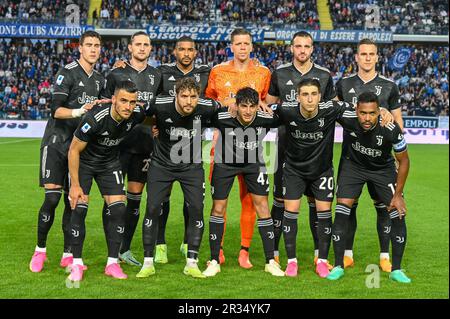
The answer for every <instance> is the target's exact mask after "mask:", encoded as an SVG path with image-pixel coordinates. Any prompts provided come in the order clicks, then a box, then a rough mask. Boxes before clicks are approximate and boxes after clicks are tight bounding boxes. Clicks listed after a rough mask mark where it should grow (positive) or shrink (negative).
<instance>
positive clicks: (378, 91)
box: [375, 85, 383, 95]
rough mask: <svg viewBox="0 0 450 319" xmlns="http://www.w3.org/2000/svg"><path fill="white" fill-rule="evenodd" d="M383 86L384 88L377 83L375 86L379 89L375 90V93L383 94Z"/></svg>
mask: <svg viewBox="0 0 450 319" xmlns="http://www.w3.org/2000/svg"><path fill="white" fill-rule="evenodd" d="M382 88H383V87H382V86H379V85H376V86H375V90H377V91H376V92H375V94H376V95H380V94H381V89H382Z"/></svg>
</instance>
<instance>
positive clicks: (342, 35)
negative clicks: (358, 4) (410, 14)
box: [275, 29, 393, 43]
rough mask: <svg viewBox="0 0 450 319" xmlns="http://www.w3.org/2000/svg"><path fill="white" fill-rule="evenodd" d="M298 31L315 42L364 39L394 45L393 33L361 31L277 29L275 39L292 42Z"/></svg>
mask: <svg viewBox="0 0 450 319" xmlns="http://www.w3.org/2000/svg"><path fill="white" fill-rule="evenodd" d="M298 31H306V32H308V33H310V34H311V35H312V37H313V39H314V42H322V41H323V42H347V43H348V42H355V43H357V42H359V41H360V40H362V39H364V38H369V39H372V40H374V41H375V42H376V43H392V42H393V37H392V32H378V31H361V30H333V31H323V30H300V29H293V30H289V29H276V30H275V38H276V40H277V41H291V40H292V37H293V36H294V34H295V33H297V32H298Z"/></svg>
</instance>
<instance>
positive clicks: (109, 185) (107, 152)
mask: <svg viewBox="0 0 450 319" xmlns="http://www.w3.org/2000/svg"><path fill="white" fill-rule="evenodd" d="M136 103H137V87H136V85H135V84H134V83H133V82H131V81H123V82H119V83H116V85H115V91H114V95H113V96H112V102H111V104H105V105H102V106H101V107H98V108H96V109H95V110H92V111H90V112H88V113H87V114H86V116H85V117H84V118H83V120H82V121H81V122H80V124H79V126H78V128H77V129H76V131H75V133H74V137H73V139H72V143H71V145H70V149H69V156H68V157H69V172H70V194H69V199H70V201H71V208H72V209H73V211H72V215H71V220H70V224H71V247H72V253H73V265H72V267H71V273H70V275H69V277H68V278H69V280H71V281H73V282H77V281H81V280H82V279H83V273H84V270H85V267H84V263H83V260H82V257H81V256H82V250H83V244H84V238H85V236H86V226H85V219H86V214H87V210H88V205H89V192H90V190H91V186H92V181H93V179H95V181H96V183H97V185H98V187H99V190H100V193H101V194H102V196H103V199H104V200H105V202H106V204H107V205H108V209H107V212H106V216H105V218H106V219H107V221H106V229H105V235H106V241H107V246H108V261H107V264H106V268H105V274H106V275H108V276H111V277H113V278H117V279H126V278H127V275H126V274H124V273H123V271H122V269H121V268H120V266H119V264H118V257H119V250H120V245H121V243H122V240H123V233H124V230H125V214H126V207H125V198H126V197H125V191H124V189H125V187H124V181H123V175H122V167H121V164H120V159H119V145H120V143H121V142H122V140H123V139H124V138H125V137H126V136H127V135H128V134H130V132H131V130H132V129H133V127H134V126H136V125H137V124H139V123H141V122H143V121H144V119H145V113H144V109H143V108H142V107H141V106H138V105H137V104H136Z"/></svg>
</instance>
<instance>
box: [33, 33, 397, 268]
mask: <svg viewBox="0 0 450 319" xmlns="http://www.w3.org/2000/svg"><path fill="white" fill-rule="evenodd" d="M136 36H137V37H136ZM238 38H239V39H245V41H234V42H233V43H232V47H233V46H234V53H235V58H234V60H233V61H232V62H229V63H227V64H225V65H221V66H218V67H215V68H214V69H213V72H212V73H211V76H210V80H209V82H208V75H209V71H210V70H209V68H208V67H206V66H201V67H197V66H194V65H193V61H194V58H195V53H196V51H195V46H194V43H193V41H192V40H189V39H181V40H184V41H180V40H179V41H178V42H177V44H176V48H175V51H174V53H175V56H176V57H177V63H176V64H173V65H167V66H163V67H162V68H161V71H162V72H160V73H159V74H158V72H156V70H155V69H153V68H151V67H149V66H147V63H146V58H147V57H148V54H149V52H150V43H149V40H148V41H146V40H147V39H148V37H146V36H145V35H143V34H141V35H135V36H134V37H133V39H132V41H131V44H130V51H131V52H132V59H131V61H130V62H129V63H128V64H127V65H126V67H125V68H124V69H123V70H122V71H121V69H120V68H117V69H115V71H113V72H112V73H111V75H110V76H109V77H108V81H107V85H106V87H107V88H108V87H110V88H111V87H113V83H114V82H113V81H114V76H113V74H114V73H116V74H117V77H118V78H120V77H125V78H129V79H131V80H133V81H134V82H135V83H138V82H137V80H138V79H139V77H140V78H141V82H142V85H145V87H143V88H142V89H141V90H139V91H140V92H139V95H141V99H143V100H145V99H146V98H149V97H150V95H151V94H153V96H156V95H157V94H158V93H159V92H158V90H159V89H158V88H157V87H158V85H157V83H158V77H159V80H160V79H161V77H162V81H161V82H162V84H163V87H164V91H166V93H167V91H169V93H171V92H170V91H171V90H173V81H174V80H176V79H177V78H180V77H183V76H194V77H195V78H196V79H197V81H199V82H200V83H201V87H202V91H203V90H204V89H205V87H207V89H206V93H207V95H209V96H211V97H213V98H216V99H218V100H219V101H221V102H222V103H223V104H224V105H227V104H230V103H233V94H235V93H236V91H237V89H239V88H241V87H243V86H246V85H250V86H253V87H255V89H257V90H258V91H259V93H260V98H261V99H266V102H275V101H292V100H293V99H294V100H295V85H296V83H298V81H299V80H300V79H301V78H304V77H316V78H318V79H319V80H320V82H321V83H325V85H322V91H323V92H324V93H322V96H323V97H325V98H324V100H328V99H330V98H332V97H333V95H334V93H333V91H334V90H333V84H332V80H331V77H330V75H329V72H328V71H327V70H326V69H323V68H321V67H319V66H317V65H315V64H314V63H312V61H311V60H310V57H311V54H312V50H313V43H312V38H311V37H310V36H309V35H308V34H307V33H298V34H297V35H296V36H294V38H293V41H292V51H293V55H294V59H293V62H292V63H290V64H288V65H285V66H282V67H280V68H279V69H278V70H277V71H275V72H274V74H273V75H272V80H271V82H269V81H270V80H269V79H270V73H269V72H268V70H267V69H266V68H263V67H259V68H258V65H254V64H255V63H254V62H253V61H249V54H250V52H251V37H250V36H249V35H246V34H245V33H244V34H242V35H241V36H240V37H238ZM143 39H144V40H143ZM133 40H135V41H133ZM136 40H140V41H136ZM81 44H82V43H81ZM83 47H84V46H83V45H81V46H80V48H81V50H80V51H81V52H83V51H82V48H83ZM374 47H375V46H373V45H371V44H367V45H362V46H359V50H358V54H357V58H359V59H360V60H358V61H357V62H358V65H359V67H360V69H359V72H358V74H357V75H356V76H353V77H349V78H347V79H343V80H342V81H341V85H339V84H338V92H340V94H339V98H341V99H344V100H347V101H349V100H353V99H354V98H355V97H356V96H357V94H358V93H360V92H361V91H363V90H372V91H375V92H377V93H378V94H379V96H380V97H381V98H382V99H381V105H383V106H385V107H389V108H390V109H391V110H392V109H396V106H398V104H397V105H395V104H396V101H395V94H396V87H395V84H393V83H392V82H391V81H389V80H387V79H384V78H382V77H380V76H378V74H377V73H376V71H375V64H376V59H377V54H376V47H375V50H373V48H374ZM360 49H361V50H360ZM363 49H366V50H363ZM133 51H134V53H133ZM87 55H88V54H87ZM90 57H91V58H92V59H93V58H94V55H91V56H90ZM82 62H83V55H82V56H81V58H80V61H79V62H78V64H79V65H80V66H82V64H83V63H82ZM75 64H77V63H75ZM75 64H72V65H69V67H70V66H72V68H76V67H77V65H75ZM92 66H93V64H92ZM252 67H253V68H252ZM164 68H165V69H164ZM66 69H67V70H70V69H68V68H67V66H66ZM227 69H228V70H227ZM249 69H253V70H254V72H249ZM79 70H82V69H79ZM164 70H165V72H164ZM143 71H146V72H143ZM227 71H228V72H227ZM63 72H64V70H63V71H62V72H60V74H59V75H58V77H57V83H56V84H57V86H58V85H59V86H64V85H61V84H64V83H62V82H64V80H63V79H64V74H63ZM65 72H67V71H65ZM82 72H83V71H82ZM147 72H148V74H147ZM85 73H86V72H85ZM127 73H128V74H127ZM161 73H162V74H161ZM87 74H89V72H87V73H86V75H87ZM94 74H95V75H96V76H98V74H96V73H94ZM66 81H67V80H66ZM58 82H61V83H59V84H58ZM99 82H100V81H99ZM221 82H223V83H221ZM97 83H98V82H97ZM97 83H96V86H97V88H98V87H99V85H98V84H97ZM110 83H112V84H110ZM216 83H217V85H215V84H216ZM269 83H270V84H269ZM149 84H152V90H149V89H148V86H149ZM220 85H222V87H219V86H220ZM96 86H94V85H90V86H89V85H88V87H89V88H90V89H93V88H95V87H96ZM346 86H350V87H351V89H350V90H348V91H347V90H345V87H346ZM100 87H101V84H100ZM138 87H139V85H138ZM339 88H341V90H339ZM342 88H344V89H342ZM78 90H80V88H79V87H78ZM380 90H382V93H381V94H380V92H378V91H380ZM62 91H63V88H62ZM105 91H106V90H105ZM267 92H268V93H269V94H267ZM55 93H56V94H55V96H57V94H58V90H55ZM64 93H66V94H67V95H66V96H68V93H67V92H61V95H64ZM230 93H231V94H230ZM397 94H398V93H397ZM172 95H173V93H172ZM83 96H84V95H83ZM85 96H86V97H87V96H98V92H97V94H90V95H88V94H86V95H85ZM54 100H56V99H54ZM80 100H82V99H80ZM56 102H58V101H56ZM60 102H61V101H60ZM54 105H55V104H54ZM59 105H65V104H63V103H60V104H59ZM82 105H83V104H81V103H80V105H79V106H82ZM55 106H57V105H55ZM88 107H90V106H88ZM59 109H61V108H59ZM393 114H394V116H395V118H396V120H397V122H399V123H401V117H400V119H399V118H398V116H399V112H393ZM56 118H58V117H56ZM147 135H148V134H147ZM44 140H45V138H44ZM150 140H151V139H150ZM138 144H139V145H144V144H147V143H138ZM278 144H279V145H283V143H278ZM43 145H45V144H44V143H43ZM128 145H136V143H133V142H131V143H129V144H128ZM147 145H148V144H147ZM45 147H47V149H48V145H46V146H44V147H43V149H45ZM66 149H67V147H66ZM124 149H128V150H129V152H128V153H131V155H128V156H141V160H125V161H124V162H126V163H129V164H133V165H136V163H143V167H145V166H148V155H147V156H145V155H144V154H149V152H147V150H146V151H145V152H142V151H139V150H137V151H133V150H132V149H130V148H127V147H124ZM122 153H123V154H124V155H122V158H125V154H126V153H127V152H122ZM138 154H140V155H138ZM279 154H283V151H281V152H280V153H279ZM45 155H46V156H45V158H47V154H45ZM280 157H282V156H280ZM280 160H282V159H280ZM132 171H135V172H136V171H138V172H139V171H142V169H139V168H138V169H134V170H133V169H130V170H129V172H130V173H131V172H132ZM43 173H44V171H43ZM130 173H129V178H128V180H129V183H128V193H127V197H128V208H127V209H128V213H127V218H128V219H129V221H128V222H127V225H130V227H126V234H125V240H124V243H123V244H122V250H121V256H122V257H123V259H124V260H127V261H128V262H130V263H134V264H139V263H138V262H137V261H136V260H135V258H133V256H132V255H131V253H130V251H129V247H130V243H131V238H132V235H133V232H134V229H135V227H136V226H135V225H136V224H137V220H138V218H139V216H138V214H133V212H136V211H137V210H138V207H139V201H140V193H142V189H143V186H144V183H145V179H143V178H142V174H137V175H141V177H139V176H138V177H135V178H133V177H132V176H131V174H130ZM42 176H45V174H43V175H42ZM135 180H136V181H135ZM276 180H278V181H280V178H277V179H276ZM46 184H47V186H48V187H47V186H46V200H45V202H44V205H43V208H41V210H40V215H45V216H40V218H39V220H40V221H41V220H43V221H45V220H51V221H53V216H54V208H56V205H57V202H58V200H59V197H58V196H57V194H59V196H61V188H62V187H61V185H63V183H61V185H58V184H57V186H60V187H59V189H58V187H56V188H57V190H56V191H55V190H53V189H52V186H54V185H48V184H49V183H46ZM277 185H278V187H277ZM280 185H281V182H277V183H276V186H275V194H277V190H280V189H281V187H280ZM240 186H241V190H242V188H243V187H242V186H244V185H240ZM243 193H244V192H242V191H241V195H242V196H241V198H242V201H243V208H244V209H243V213H242V214H241V229H242V232H243V236H242V237H243V240H242V249H241V252H240V257H239V262H240V264H241V266H243V267H244V268H250V267H251V263H250V261H249V259H248V248H249V246H250V240H251V237H252V233H253V227H254V222H255V216H256V215H255V213H254V209H251V208H250V209H248V207H251V200H250V201H246V198H245V194H243ZM278 193H279V192H278ZM47 194H48V195H47ZM52 194H56V195H52ZM247 196H248V195H247ZM47 197H51V198H49V200H47ZM276 197H277V200H276V201H275V202H274V207H273V208H272V216H273V218H274V221H275V226H280V225H281V223H280V214H279V213H278V214H277V212H280V211H281V214H283V211H284V208H283V207H282V205H283V204H282V201H280V199H281V197H282V196H279V195H276ZM66 198H67V197H66ZM55 204H56V205H55ZM67 204H68V201H67V199H66V206H67ZM310 207H311V212H312V214H310V216H311V220H312V222H311V226H312V227H311V230H312V233H313V237H314V238H315V246H316V248H317V242H318V239H317V231H316V229H315V228H316V227H315V223H316V222H315V221H314V220H315V219H316V218H315V217H316V216H317V215H316V214H315V212H314V206H313V205H310ZM246 208H247V209H246ZM384 209H385V208H384ZM377 210H378V209H377ZM67 211H68V209H67V208H66V209H65V213H64V216H65V218H63V220H66V221H67ZM104 211H105V212H106V211H107V210H106V209H105V210H104ZM163 211H164V212H165V213H164V214H163V216H165V218H163V219H162V221H161V222H160V225H161V226H162V227H160V231H159V232H158V233H159V234H160V236H159V238H158V245H157V251H156V253H157V254H156V255H157V256H156V257H157V258H155V261H157V262H158V261H160V262H167V258H166V256H167V255H166V247H165V246H164V236H163V234H164V229H165V227H164V226H165V221H166V220H167V213H168V201H166V204H165V205H163ZM353 215H354V214H353ZM380 215H382V214H379V216H380ZM130 216H132V217H130ZM186 216H187V214H185V220H186ZM41 217H42V218H41ZM105 219H106V217H105V218H104V220H105ZM379 219H380V220H381V218H379ZM41 224H42V222H40V225H39V227H38V228H39V230H38V245H37V248H36V253H35V255H36V254H37V253H39V252H45V240H44V242H43V241H42V237H45V238H46V233H48V229H49V227H48V226H49V225H51V223H46V225H44V226H47V227H40V226H41ZM63 224H64V222H63ZM185 224H187V223H186V222H185ZM65 225H67V223H65ZM248 225H250V227H248ZM384 227H387V226H383V227H381V229H384ZM45 228H47V229H45ZM275 228H276V231H275V233H276V234H277V235H276V238H277V239H278V240H279V238H280V234H281V231H280V230H281V229H280V227H275ZM277 228H278V232H277ZM378 229H380V227H378ZM39 235H41V236H39ZM67 235H68V234H67V227H65V243H66V244H65V255H63V259H62V262H61V265H62V266H65V265H68V264H70V262H71V260H70V255H69V254H68V250H69V245H68V244H67V242H68V240H66V239H67V237H68V236H67ZM39 237H41V240H39ZM350 237H352V236H350ZM350 242H352V240H350ZM380 242H381V239H380ZM42 243H43V244H42ZM276 245H277V246H278V243H277V244H276ZM384 246H385V245H384ZM185 247H186V246H185V245H183V246H182V248H183V250H184V251H185V250H186V248H185ZM388 250H389V242H388V243H387V252H388ZM158 252H159V256H158ZM317 253H318V252H317V250H316V254H317ZM382 254H383V255H382V262H383V260H386V249H384V250H383V245H382ZM41 255H42V254H41ZM44 257H45V256H44ZM158 257H160V258H158ZM346 257H350V256H349V252H348V251H346ZM387 257H388V254H387ZM348 259H350V258H346V260H348ZM223 261H224V257H223V254H222V253H221V262H223ZM351 263H352V262H351ZM38 268H39V267H38ZM35 269H36V267H35ZM41 269H42V267H41ZM39 271H40V270H39Z"/></svg>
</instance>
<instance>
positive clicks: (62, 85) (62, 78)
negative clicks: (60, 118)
mask: <svg viewBox="0 0 450 319" xmlns="http://www.w3.org/2000/svg"><path fill="white" fill-rule="evenodd" d="M68 71H69V70H67V69H65V68H62V69H61V70H59V72H58V74H57V75H56V82H55V85H54V89H53V94H52V102H51V103H50V109H51V112H52V113H51V114H52V117H55V112H56V110H57V109H58V108H59V107H61V106H62V107H65V104H66V102H67V99H68V98H69V94H70V91H71V90H72V87H73V79H72V76H71V75H70V72H68Z"/></svg>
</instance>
